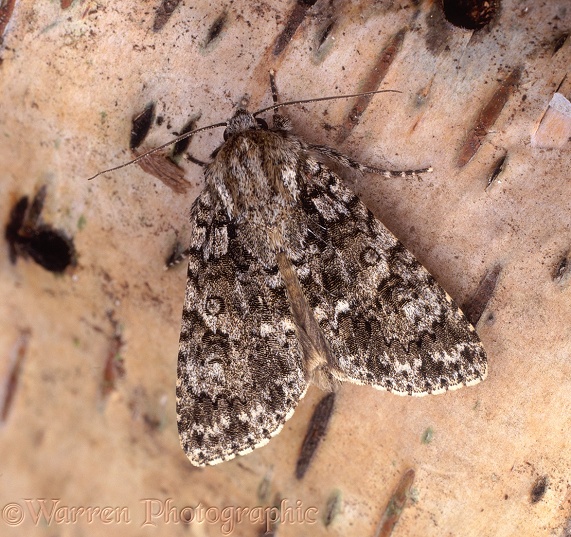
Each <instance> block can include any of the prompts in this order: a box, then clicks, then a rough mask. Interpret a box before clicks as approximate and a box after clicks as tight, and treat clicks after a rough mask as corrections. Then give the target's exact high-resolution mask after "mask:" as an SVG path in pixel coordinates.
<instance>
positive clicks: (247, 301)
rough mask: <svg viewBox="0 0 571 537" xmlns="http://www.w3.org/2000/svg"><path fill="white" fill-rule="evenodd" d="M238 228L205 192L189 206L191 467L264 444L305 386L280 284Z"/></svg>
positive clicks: (182, 414)
mask: <svg viewBox="0 0 571 537" xmlns="http://www.w3.org/2000/svg"><path fill="white" fill-rule="evenodd" d="M244 226H247V224H241V228H240V230H237V229H236V226H235V223H233V222H230V221H229V220H228V217H227V215H226V214H225V213H224V211H222V210H220V209H217V207H215V206H214V205H213V202H212V198H211V196H210V193H209V191H208V188H207V189H205V190H204V191H203V192H202V194H201V195H200V196H199V197H198V198H197V200H196V201H195V203H194V205H193V207H192V210H191V229H192V237H191V242H190V250H189V267H188V281H187V288H186V295H185V301H184V306H183V316H182V329H181V336H180V350H179V356H178V380H177V421H178V429H179V435H180V439H181V444H182V447H183V449H184V451H185V452H186V454H187V456H188V457H189V459H190V460H191V462H193V463H194V464H197V465H204V464H215V463H217V462H220V461H223V460H227V459H231V458H232V457H234V456H235V455H238V454H243V453H247V452H249V451H251V450H252V449H254V448H255V447H258V446H260V445H263V444H264V443H266V442H267V441H268V440H269V438H270V437H271V436H273V435H275V434H277V433H278V432H279V430H280V429H281V427H282V425H283V423H284V422H285V421H286V420H287V419H288V418H289V417H290V416H291V414H292V413H293V410H294V408H295V406H296V404H297V402H298V401H299V399H300V398H301V397H303V395H304V393H305V390H306V388H307V383H306V378H305V373H304V367H303V363H302V359H301V356H300V351H299V348H298V341H297V337H296V331H295V326H294V323H293V321H292V315H291V311H290V306H289V303H288V300H287V296H286V290H285V287H284V284H283V281H282V279H281V277H280V275H279V272H278V269H277V266H270V267H264V266H261V261H260V259H259V258H256V256H253V255H252V253H251V250H250V249H249V246H248V245H247V244H246V243H247V240H244V239H243V237H245V236H246V237H247V236H248V230H247V229H245V228H244ZM243 228H244V229H243Z"/></svg>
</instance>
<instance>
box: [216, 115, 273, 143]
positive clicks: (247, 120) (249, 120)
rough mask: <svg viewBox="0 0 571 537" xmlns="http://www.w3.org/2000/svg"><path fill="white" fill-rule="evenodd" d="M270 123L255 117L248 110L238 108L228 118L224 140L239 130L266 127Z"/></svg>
mask: <svg viewBox="0 0 571 537" xmlns="http://www.w3.org/2000/svg"><path fill="white" fill-rule="evenodd" d="M267 128H268V124H267V123H266V122H265V121H264V120H263V119H260V118H255V117H254V116H253V115H252V114H250V112H248V110H245V109H244V108H238V110H236V113H235V114H234V115H233V116H232V117H231V118H230V119H229V120H228V123H227V124H226V130H225V131H224V140H228V138H229V137H230V136H232V135H233V134H236V133H237V132H244V131H247V130H253V129H254V130H255V129H266V130H267Z"/></svg>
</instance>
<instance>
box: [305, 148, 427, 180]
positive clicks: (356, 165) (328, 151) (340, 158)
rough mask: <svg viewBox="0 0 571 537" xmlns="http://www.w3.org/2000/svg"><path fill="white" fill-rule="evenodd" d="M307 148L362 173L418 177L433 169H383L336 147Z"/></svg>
mask: <svg viewBox="0 0 571 537" xmlns="http://www.w3.org/2000/svg"><path fill="white" fill-rule="evenodd" d="M307 149H308V150H310V151H314V152H315V153H318V154H319V155H323V156H324V157H326V158H328V159H329V160H332V161H333V162H337V163H338V164H340V165H341V166H344V167H346V168H353V169H354V170H358V171H360V172H361V173H375V174H377V175H382V176H383V177H417V176H418V175H420V174H421V173H430V172H431V171H432V168H431V167H428V168H421V169H419V170H398V171H397V170H383V169H382V168H376V167H374V166H367V165H365V164H361V163H360V162H357V161H356V160H353V159H352V158H351V157H348V156H347V155H344V154H343V153H340V152H339V151H337V150H336V149H333V148H331V147H328V146H326V145H312V144H308V146H307Z"/></svg>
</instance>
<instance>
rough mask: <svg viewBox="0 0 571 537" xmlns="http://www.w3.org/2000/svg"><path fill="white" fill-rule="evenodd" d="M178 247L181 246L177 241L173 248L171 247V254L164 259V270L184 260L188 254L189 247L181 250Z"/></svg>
mask: <svg viewBox="0 0 571 537" xmlns="http://www.w3.org/2000/svg"><path fill="white" fill-rule="evenodd" d="M180 248H181V245H180V243H179V242H177V243H176V244H175V245H174V248H173V251H172V253H171V255H169V257H168V258H167V260H166V261H165V270H168V269H170V268H172V267H174V266H176V265H178V264H179V263H181V262H182V261H184V260H185V259H186V258H187V257H188V256H189V254H190V248H187V249H186V250H181V249H180Z"/></svg>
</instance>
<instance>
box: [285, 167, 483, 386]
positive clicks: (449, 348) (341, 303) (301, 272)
mask: <svg viewBox="0 0 571 537" xmlns="http://www.w3.org/2000/svg"><path fill="white" fill-rule="evenodd" d="M300 173H302V174H303V175H304V177H303V178H302V179H301V180H300V181H299V184H300V186H301V188H302V191H301V192H300V200H299V204H298V208H297V213H298V214H297V215H296V218H300V219H301V218H305V220H306V222H307V229H308V233H307V235H306V237H305V243H306V244H305V246H306V255H305V256H303V258H302V259H300V260H298V261H297V262H296V269H297V274H298V278H299V280H300V283H301V287H302V289H303V292H304V295H305V298H306V300H307V302H308V304H309V306H310V307H311V308H312V310H313V313H314V316H315V318H316V320H317V322H318V323H319V326H320V328H321V330H322V331H323V333H324V334H325V338H326V339H327V341H328V342H329V347H330V350H331V351H332V352H331V353H330V354H331V355H332V359H333V360H334V361H335V362H336V363H333V364H330V366H331V369H330V370H331V373H332V374H333V376H334V377H337V378H338V379H339V380H349V381H352V382H356V383H362V384H369V385H372V386H374V387H376V388H381V389H386V390H389V391H391V392H395V393H399V394H403V395H424V394H428V393H439V392H442V391H445V390H448V389H453V388H456V387H460V386H462V385H470V384H474V383H476V382H479V381H480V380H482V379H483V378H485V376H486V371H487V360H486V354H485V351H484V349H483V347H482V345H481V343H480V340H479V338H478V336H477V334H476V332H475V331H474V328H473V327H472V326H471V325H470V323H469V322H468V321H467V319H466V318H465V317H464V314H463V313H462V312H461V311H460V309H459V308H458V307H457V306H456V304H455V303H454V302H453V300H452V299H451V298H450V296H448V294H447V293H446V292H445V291H444V290H443V289H442V288H441V287H440V286H439V285H438V283H436V281H435V280H434V278H433V277H432V276H431V275H430V274H429V273H428V272H427V271H426V269H424V267H422V265H420V263H418V261H417V260H416V259H415V258H414V257H413V255H412V254H411V253H410V252H408V251H407V250H406V248H404V246H402V244H401V243H400V242H399V241H398V240H397V239H396V238H395V237H394V236H393V235H392V234H391V233H390V232H389V231H388V230H387V229H386V228H385V227H384V226H383V225H382V224H381V223H380V222H379V220H377V219H376V218H375V217H374V216H373V214H372V213H371V212H370V211H369V210H368V209H367V208H366V207H365V205H364V204H363V203H362V202H361V201H360V200H359V198H358V197H357V196H356V195H355V194H354V193H353V192H351V191H350V190H349V189H347V188H346V187H345V186H344V185H343V184H342V183H341V180H340V179H339V177H338V176H337V175H336V174H335V173H333V172H332V171H330V170H329V169H327V168H326V167H325V166H324V165H322V164H320V163H318V162H317V161H315V160H313V158H312V157H308V159H307V160H306V162H305V165H304V167H303V168H302V170H301V171H300ZM330 359H331V358H330Z"/></svg>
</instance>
